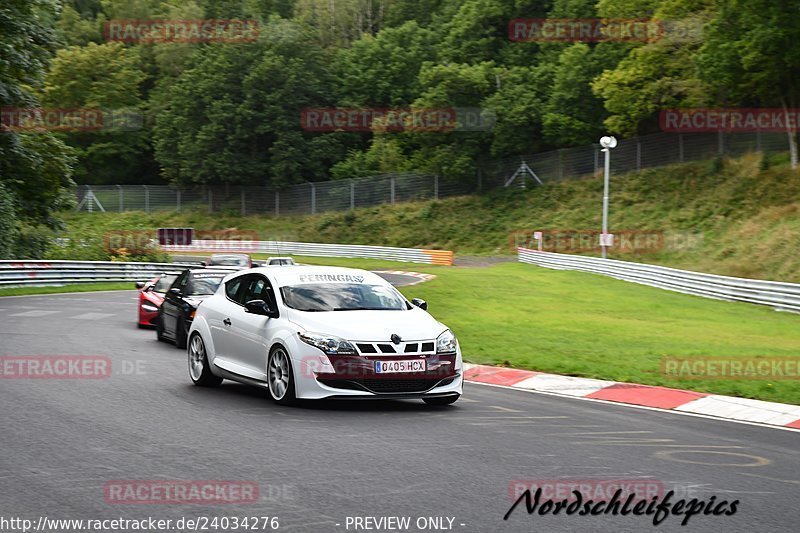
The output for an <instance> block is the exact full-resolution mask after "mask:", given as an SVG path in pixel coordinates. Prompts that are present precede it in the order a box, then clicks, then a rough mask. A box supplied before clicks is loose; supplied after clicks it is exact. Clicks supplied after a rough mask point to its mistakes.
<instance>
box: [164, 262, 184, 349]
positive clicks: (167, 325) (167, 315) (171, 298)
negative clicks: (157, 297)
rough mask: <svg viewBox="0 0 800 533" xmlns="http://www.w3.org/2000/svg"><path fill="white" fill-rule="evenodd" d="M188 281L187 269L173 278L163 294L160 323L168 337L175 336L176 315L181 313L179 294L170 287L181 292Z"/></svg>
mask: <svg viewBox="0 0 800 533" xmlns="http://www.w3.org/2000/svg"><path fill="white" fill-rule="evenodd" d="M188 282H189V271H188V270H184V271H183V273H182V274H181V275H180V276H178V277H177V279H175V282H174V283H173V284H172V286H171V287H170V288H169V290H167V294H165V295H164V302H163V303H162V304H161V324H162V326H161V327H162V328H163V330H164V332H165V333H166V334H167V335H169V336H170V337H175V336H176V330H177V323H178V315H180V313H181V306H182V305H183V304H182V299H181V296H180V295H179V294H174V293H173V292H172V289H178V290H180V291H181V294H182V293H183V291H184V290H185V289H186V284H187V283H188Z"/></svg>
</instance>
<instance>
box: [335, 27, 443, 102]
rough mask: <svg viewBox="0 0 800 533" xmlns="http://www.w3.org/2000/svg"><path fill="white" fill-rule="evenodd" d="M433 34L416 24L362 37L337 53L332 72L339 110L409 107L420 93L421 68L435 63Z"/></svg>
mask: <svg viewBox="0 0 800 533" xmlns="http://www.w3.org/2000/svg"><path fill="white" fill-rule="evenodd" d="M434 37H435V35H434V33H433V32H432V31H430V30H427V29H424V28H421V27H420V26H419V25H418V24H417V23H416V22H414V21H410V22H406V23H405V24H403V25H402V26H399V27H397V28H386V29H384V30H381V31H380V32H378V34H377V35H376V36H374V37H373V36H372V35H364V36H363V37H362V38H361V39H359V40H357V41H355V42H354V43H353V45H352V46H351V47H350V48H346V49H342V50H340V51H339V53H338V56H337V61H336V63H335V65H334V72H336V73H337V74H338V76H337V77H338V83H337V89H338V93H339V95H340V96H339V104H340V105H342V106H345V107H346V106H371V107H392V106H404V105H408V104H410V103H411V102H412V101H413V100H414V98H416V97H417V96H418V95H419V93H420V92H421V90H422V86H421V85H420V82H419V79H418V74H419V71H420V68H421V67H422V64H423V63H424V62H426V61H433V60H434V52H433V43H434Z"/></svg>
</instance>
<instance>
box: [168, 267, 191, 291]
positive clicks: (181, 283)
mask: <svg viewBox="0 0 800 533" xmlns="http://www.w3.org/2000/svg"><path fill="white" fill-rule="evenodd" d="M188 281H189V271H188V270H186V271H184V272H183V273H182V274H181V275H180V276H178V279H176V280H175V283H173V285H172V287H174V288H177V289H180V290H181V291H183V288H184V287H186V283H187V282H188Z"/></svg>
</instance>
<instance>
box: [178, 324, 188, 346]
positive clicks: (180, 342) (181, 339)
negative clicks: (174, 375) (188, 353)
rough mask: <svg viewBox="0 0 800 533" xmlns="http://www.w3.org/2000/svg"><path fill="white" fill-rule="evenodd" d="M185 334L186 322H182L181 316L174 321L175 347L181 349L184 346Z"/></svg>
mask: <svg viewBox="0 0 800 533" xmlns="http://www.w3.org/2000/svg"><path fill="white" fill-rule="evenodd" d="M187 336H188V334H187V333H186V322H184V320H183V318H181V319H180V320H178V321H177V322H176V323H175V347H176V348H180V349H181V350H183V349H184V348H186V337H187Z"/></svg>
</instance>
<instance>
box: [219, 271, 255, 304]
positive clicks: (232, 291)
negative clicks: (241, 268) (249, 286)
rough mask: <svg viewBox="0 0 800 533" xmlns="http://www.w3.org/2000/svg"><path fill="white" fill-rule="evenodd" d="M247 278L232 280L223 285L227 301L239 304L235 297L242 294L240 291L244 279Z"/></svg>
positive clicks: (240, 277) (241, 277)
mask: <svg viewBox="0 0 800 533" xmlns="http://www.w3.org/2000/svg"><path fill="white" fill-rule="evenodd" d="M247 277H249V276H239V277H236V278H233V279H232V280H230V281H228V282H227V283H226V284H225V295H226V296H227V297H228V299H230V300H231V301H234V302H236V303H241V302H239V300H238V299H237V296H238V295H239V294H240V293H241V292H242V291H241V290H240V289H241V288H242V283H243V281H244V279H245V278H247Z"/></svg>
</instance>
